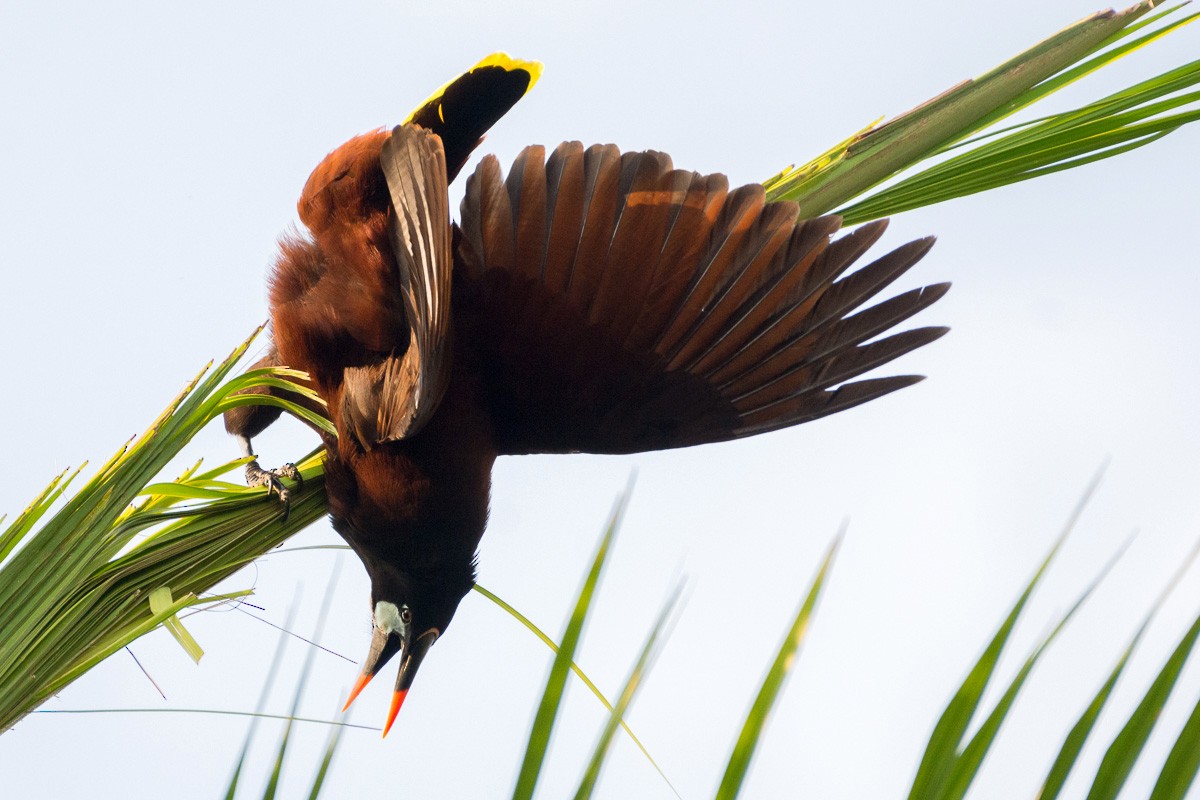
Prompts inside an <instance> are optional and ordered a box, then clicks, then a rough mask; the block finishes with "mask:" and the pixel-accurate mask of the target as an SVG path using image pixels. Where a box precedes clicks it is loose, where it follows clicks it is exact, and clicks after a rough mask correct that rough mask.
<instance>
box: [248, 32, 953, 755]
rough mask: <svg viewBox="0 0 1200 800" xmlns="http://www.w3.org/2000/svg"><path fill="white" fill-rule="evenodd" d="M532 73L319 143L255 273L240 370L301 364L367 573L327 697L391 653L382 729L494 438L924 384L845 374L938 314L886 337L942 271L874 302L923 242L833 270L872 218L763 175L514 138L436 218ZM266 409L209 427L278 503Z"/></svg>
mask: <svg viewBox="0 0 1200 800" xmlns="http://www.w3.org/2000/svg"><path fill="white" fill-rule="evenodd" d="M541 72H542V65H541V64H539V63H538V62H532V61H522V60H519V59H515V58H512V57H510V56H508V55H507V54H504V53H495V54H492V55H490V56H488V57H486V58H484V59H483V60H481V61H480V62H478V63H477V64H476V65H475V66H474V67H472V68H471V69H470V70H468V71H467V72H465V73H463V74H462V75H461V76H459V77H458V78H456V79H454V80H452V81H451V82H449V83H447V84H446V85H445V86H443V87H442V88H441V89H439V90H438V91H437V92H435V93H434V95H433V96H432V97H430V98H429V100H427V101H426V102H425V103H423V104H421V105H420V106H419V107H418V108H417V110H416V111H414V112H413V113H412V114H410V115H409V117H408V118H407V119H406V120H405V121H404V122H403V123H402V124H400V125H398V126H395V127H394V128H391V129H390V130H389V129H387V128H381V129H379V130H376V131H373V132H370V133H366V134H363V135H361V136H357V137H355V138H353V139H351V140H350V141H348V142H346V143H345V144H343V145H341V146H340V147H338V148H337V149H335V150H334V151H332V152H331V153H329V154H328V155H327V156H326V157H325V158H324V160H322V161H321V162H320V164H319V165H318V166H317V167H316V169H315V170H314V171H313V172H312V174H311V176H310V177H309V178H308V180H307V182H306V184H305V186H304V188H303V191H302V192H301V195H300V199H299V202H298V204H297V208H298V211H299V216H300V220H301V222H302V223H303V225H304V230H303V231H301V232H292V233H290V234H285V235H284V236H283V237H282V238H281V239H280V245H279V253H278V256H277V259H276V261H275V263H274V265H273V267H272V268H271V271H270V275H269V300H270V313H271V320H270V327H271V333H272V344H271V346H270V347H269V349H268V351H267V353H266V355H265V356H264V357H263V358H262V359H261V360H260V361H259V362H258V363H256V364H254V365H253V368H259V367H267V366H287V367H289V368H292V369H294V370H300V371H302V372H304V373H306V374H307V376H308V378H307V382H308V385H309V387H310V388H312V389H313V390H314V391H315V393H316V394H317V395H318V396H319V397H320V398H321V400H322V401H323V406H320V405H318V404H315V403H313V404H311V406H312V410H314V411H316V412H318V413H321V414H323V415H324V416H325V417H326V418H327V419H328V420H329V421H330V422H331V423H332V424H333V426H334V427H335V428H336V432H337V435H336V436H334V435H332V434H330V433H322V434H321V435H322V438H323V444H324V447H325V451H326V452H325V491H326V495H327V500H328V509H329V514H330V518H331V521H332V524H333V527H334V529H335V530H336V531H337V532H338V533H339V534H340V535H341V536H342V538H344V539H345V541H346V542H347V543H348V544H349V546H350V547H351V548H352V549H353V550H354V552H355V553H356V554H357V555H358V556H359V558H360V559H361V560H362V563H363V566H364V568H365V569H366V572H367V574H368V576H369V578H370V582H371V597H370V610H371V622H372V635H371V642H370V647H369V651H368V655H367V658H366V660H365V661H364V662H363V665H362V668H361V670H360V672H359V674H358V676H357V679H356V682H355V684H354V687H353V689H352V691H351V693H350V697H349V700H348V701H347V703H346V707H347V708H349V705H350V703H351V702H353V700H354V698H355V697H357V696H358V694H359V692H361V691H362V689H363V687H365V686H366V685H367V683H368V682H369V681H370V680H371V679H372V678H373V677H374V676H375V675H376V674H377V673H378V672H379V671H380V670H381V669H382V668H383V667H384V665H385V664H387V663H388V662H389V661H390V660H391V659H392V658H394V657H396V656H397V655H398V656H399V661H400V667H399V671H398V674H397V677H396V683H395V687H394V690H393V694H392V701H391V706H390V708H389V711H388V717H387V721H386V723H385V726H384V730H383V734H384V736H386V735H387V732H388V730H390V728H391V727H392V724H393V722H394V721H395V719H396V716H397V714H398V712H399V710H400V707H401V705H402V704H403V702H404V699H405V697H406V696H407V694H408V691H409V689H410V687H411V686H412V683H413V679H414V677H415V675H416V673H417V670H418V668H419V667H420V665H421V663H422V660H423V659H424V658H425V656H426V654H427V653H428V652H429V648H430V647H431V646H432V645H433V644H434V642H436V641H437V640H438V639H439V638H440V637H441V636H442V635H443V634H444V633H445V632H446V629H447V626H448V625H449V624H450V622H451V620H452V618H453V617H454V614H455V611H456V610H457V608H458V605H459V601H460V600H461V599H462V598H463V597H464V596H465V595H466V594H467V592H469V591H470V590H471V588H472V587H473V585H474V582H475V575H476V551H477V547H478V545H479V542H480V540H481V537H482V536H483V533H484V528H485V526H486V522H487V513H488V503H489V495H490V483H491V471H492V466H493V463H494V462H495V460H496V458H497V457H499V456H508V455H522V454H535V453H614V454H615V453H636V452H641V451H648V450H661V449H667V448H678V447H688V446H692V445H698V444H705V443H710V442H721V441H727V440H731V439H739V438H742V437H746V436H752V435H756V434H760V433H766V432H769V431H774V430H777V429H780V428H785V427H789V426H792V425H797V424H800V423H803V422H807V421H810V420H814V419H817V418H818V417H823V416H826V415H828V414H832V413H835V412H838V411H841V410H844V409H847V408H851V407H853V406H856V405H859V404H861V403H865V402H867V401H869V400H873V399H875V398H878V397H881V396H882V395H885V394H888V393H890V392H892V391H895V390H897V389H901V388H903V387H906V386H909V385H911V384H913V383H915V382H917V381H919V380H921V379H922V377H921V376H916V375H898V376H890V377H882V378H865V379H859V380H854V379H855V378H858V377H859V376H860V375H862V374H863V373H864V372H867V371H868V370H871V369H873V368H875V367H877V366H879V365H881V364H884V363H887V362H889V361H891V360H892V359H894V358H897V357H898V356H901V355H903V354H905V353H907V352H909V351H911V350H913V349H915V348H918V347H921V346H922V345H925V344H927V343H929V342H932V341H933V340H935V339H937V338H939V337H940V336H942V335H943V334H944V333H946V331H947V328H944V327H936V326H930V327H921V328H916V329H911V330H906V331H902V332H899V333H889V332H890V331H891V330H892V329H893V328H894V327H895V326H897V325H899V324H900V323H902V322H904V321H905V320H907V319H908V318H909V317H911V316H912V315H914V314H916V313H917V312H919V311H921V310H923V309H925V308H926V307H928V306H929V305H930V304H932V303H934V302H935V301H936V300H938V299H939V298H940V297H942V296H943V295H944V294H945V293H946V291H947V289H948V288H949V284H948V283H938V284H933V285H929V286H925V287H923V288H919V289H913V290H910V291H906V292H903V293H901V294H899V295H896V296H894V297H891V298H890V299H887V300H884V301H882V302H879V303H876V304H875V305H871V306H868V305H867V304H868V303H869V302H870V301H871V300H872V299H873V298H875V297H876V295H878V294H879V293H880V292H882V291H883V290H884V289H885V288H886V287H887V286H888V285H889V284H891V283H892V282H893V281H895V280H896V279H897V278H898V277H899V276H901V275H902V274H904V273H905V272H906V271H907V270H908V269H909V268H911V267H912V266H913V265H914V264H916V263H917V261H919V260H920V259H921V258H922V257H923V256H924V255H925V254H926V253H927V252H928V251H929V249H930V247H931V246H932V244H933V238H932V237H929V238H924V239H919V240H916V241H913V242H909V243H907V244H904V245H902V246H900V247H898V248H897V249H894V250H892V251H891V252H889V253H887V254H886V255H883V256H881V257H879V258H877V259H875V260H874V261H872V262H870V263H869V264H867V265H866V266H863V267H861V268H858V269H856V270H853V271H851V270H850V268H851V267H852V266H853V265H854V264H855V263H856V262H857V261H858V260H859V259H860V258H861V257H862V256H863V255H864V254H865V253H866V251H867V250H868V249H869V248H870V247H871V246H872V245H873V244H875V243H876V241H877V240H878V239H879V238H880V237H881V236H882V235H883V233H884V230H885V228H886V225H887V223H886V221H880V222H874V223H870V224H865V225H862V226H860V227H858V228H856V229H855V230H853V231H852V232H850V233H847V234H844V235H842V236H840V237H837V238H835V234H837V233H838V231H839V229H840V226H841V220H840V219H839V218H838V217H836V216H832V215H830V216H822V217H818V218H814V219H800V218H799V213H798V207H797V206H796V204H794V203H791V202H767V200H766V197H765V193H764V190H763V187H762V186H760V185H748V186H741V187H738V188H733V189H731V188H730V187H729V181H728V180H727V178H726V177H725V176H724V175H720V174H712V175H701V174H699V173H696V172H691V171H688V170H683V169H676V168H675V167H674V165H673V163H672V161H671V159H670V157H669V156H667V155H665V154H663V153H660V152H656V151H644V152H621V151H620V150H619V149H618V148H617V147H616V146H615V145H612V144H600V145H592V146H589V147H584V146H583V144H581V143H580V142H577V141H569V142H564V143H562V144H560V145H558V146H557V147H555V148H554V149H553V150H552V151H551V152H550V154H549V156H547V155H546V148H544V147H542V146H531V147H527V148H525V149H524V150H522V151H521V152H520V154H519V155H518V156H517V157H516V159H515V161H514V162H513V164H512V166H511V168H510V169H509V171H508V175H507V177H505V176H504V174H503V172H502V170H501V167H500V164H499V161H498V160H497V159H496V157H495V156H490V155H489V156H486V157H484V158H483V159H482V160H481V162H480V163H479V165H478V166H477V168H476V169H475V170H474V172H473V173H472V174H471V175H470V176H469V177H468V178H467V179H466V187H465V196H464V198H463V201H462V204H461V208H460V215H459V221H458V222H457V223H455V222H452V221H451V217H450V209H449V199H448V188H447V187H448V186H449V184H450V182H452V181H454V180H455V178H456V177H457V176H458V174H459V172H460V171H461V170H462V168H463V166H464V164H465V163H466V161H467V159H468V158H469V156H470V155H471V153H472V151H473V150H474V149H475V148H476V146H477V145H478V144H479V143H480V142H481V141H482V139H483V136H484V134H485V133H486V131H487V130H488V129H489V128H490V127H491V126H492V125H493V124H494V123H495V122H497V121H498V120H499V119H500V117H502V116H503V115H504V114H505V113H507V112H508V111H509V109H510V108H511V107H512V106H513V105H515V104H516V103H517V101H518V100H520V99H521V98H522V97H523V96H524V95H525V94H526V93H527V92H528V90H529V89H530V88H531V87H532V86H533V85H534V84H535V83H536V82H537V80H538V78H539V76H540V75H541ZM884 333H888V335H886V336H882V338H880V335H881V334H884ZM251 391H253V392H258V393H279V392H280V391H281V390H280V389H278V388H274V387H260V388H256V389H253V390H251ZM279 414H280V411H279V409H278V408H276V407H273V406H268V405H246V406H239V407H236V408H233V409H231V410H230V411H228V412H227V413H226V416H225V425H226V429H227V430H228V431H229V433H231V434H233V435H234V436H235V437H237V439H238V440H239V441H240V443H241V447H242V450H243V453H244V454H245V455H246V456H247V457H251V458H252V460H251V461H249V462H248V463H247V466H246V475H247V481H248V482H249V483H251V484H252V485H261V486H266V487H267V489H268V493H276V494H278V495H279V499H280V500H283V501H284V503H285V505H286V501H287V499H288V496H289V492H290V491H291V490H289V489H288V488H287V485H286V484H285V483H284V482H283V481H282V480H281V479H282V478H289V479H290V478H296V479H298V478H299V474H298V473H297V472H296V470H295V468H294V466H292V465H284V466H283V467H280V468H278V469H271V470H267V469H263V468H262V467H261V466H260V465H259V463H258V461H257V456H255V454H254V450H253V445H252V439H253V437H255V436H257V435H258V434H259V433H261V432H262V431H263V430H264V429H265V428H266V427H267V426H268V425H270V424H271V423H272V422H273V421H274V420H275V419H276V418H277V417H278V416H279ZM299 490H300V487H299V486H297V491H299Z"/></svg>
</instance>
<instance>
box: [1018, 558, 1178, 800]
mask: <svg viewBox="0 0 1200 800" xmlns="http://www.w3.org/2000/svg"><path fill="white" fill-rule="evenodd" d="M1198 552H1200V548H1197V549H1194V550H1192V552H1191V554H1190V555H1189V556H1188V558H1187V559H1186V560H1185V561H1184V563H1183V565H1182V566H1181V567H1180V568H1179V570H1178V571H1177V572H1176V573H1175V576H1174V577H1173V578H1172V579H1171V581H1170V582H1169V583H1168V584H1167V586H1166V587H1165V588H1164V589H1163V591H1162V592H1161V593H1160V594H1159V596H1158V598H1157V599H1156V600H1155V601H1154V605H1152V606H1151V607H1150V610H1149V611H1148V612H1147V613H1146V617H1145V619H1143V620H1142V623H1141V625H1139V626H1138V629H1137V631H1135V632H1134V634H1133V638H1132V639H1130V641H1129V644H1128V645H1126V646H1125V650H1124V652H1122V653H1121V656H1120V658H1118V659H1117V663H1116V665H1115V666H1114V667H1113V669H1112V671H1111V672H1110V673H1109V674H1108V677H1107V678H1106V679H1105V681H1104V683H1103V685H1101V687H1100V690H1099V691H1098V692H1096V695H1095V697H1093V698H1092V700H1091V702H1090V703H1088V706H1087V708H1086V709H1084V711H1083V714H1082V715H1080V717H1079V719H1078V720H1077V721H1076V722H1075V724H1074V725H1073V726H1071V730H1070V731H1069V732H1068V733H1067V736H1066V738H1065V739H1064V740H1063V744H1062V747H1061V748H1059V752H1058V755H1057V756H1056V757H1055V759H1054V763H1053V764H1051V765H1050V770H1049V772H1048V773H1047V774H1046V780H1045V781H1044V782H1043V783H1042V790H1041V791H1040V792H1039V793H1038V800H1056V798H1057V797H1058V796H1059V794H1061V793H1062V789H1063V786H1065V785H1066V782H1067V777H1068V776H1069V775H1070V774H1071V770H1072V769H1073V768H1074V766H1075V762H1076V761H1077V760H1078V758H1079V754H1080V753H1081V752H1082V751H1083V746H1084V745H1085V744H1086V743H1087V740H1088V737H1089V736H1091V733H1092V729H1093V728H1094V727H1095V725H1096V720H1097V719H1098V718H1099V717H1100V712H1101V711H1102V710H1104V706H1105V705H1106V704H1107V703H1108V700H1109V698H1110V697H1111V696H1112V691H1113V689H1114V688H1115V687H1116V685H1117V681H1118V680H1119V679H1120V677H1121V674H1122V673H1123V672H1124V671H1125V665H1126V664H1128V663H1129V658H1130V656H1132V655H1133V651H1134V649H1135V648H1136V647H1137V645H1138V643H1139V642H1140V641H1141V639H1142V636H1143V635H1144V634H1145V632H1146V630H1147V628H1149V627H1150V622H1151V621H1152V620H1153V619H1154V617H1155V615H1156V614H1158V610H1159V609H1160V608H1162V604H1163V603H1164V602H1166V599H1167V597H1168V596H1169V595H1170V594H1171V592H1172V591H1173V590H1174V589H1175V587H1176V586H1178V585H1179V582H1180V581H1181V580H1182V579H1183V575H1184V573H1185V572H1186V571H1187V570H1188V569H1189V568H1190V567H1191V565H1192V562H1193V561H1194V560H1195V558H1196V555H1197V553H1198Z"/></svg>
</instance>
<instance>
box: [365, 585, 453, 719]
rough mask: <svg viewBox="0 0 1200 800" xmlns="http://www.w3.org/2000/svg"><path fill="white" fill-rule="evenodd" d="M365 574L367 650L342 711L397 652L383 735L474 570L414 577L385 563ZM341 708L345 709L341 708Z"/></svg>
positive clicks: (394, 717)
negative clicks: (368, 625) (368, 585)
mask: <svg viewBox="0 0 1200 800" xmlns="http://www.w3.org/2000/svg"><path fill="white" fill-rule="evenodd" d="M369 571H370V572H371V573H372V574H371V647H370V650H369V651H368V652H367V658H366V661H364V662H363V666H362V672H361V673H359V676H358V679H357V681H355V684H354V688H353V689H352V690H351V692H350V697H349V699H348V700H347V701H346V708H349V707H350V704H351V703H352V702H354V698H355V697H357V696H358V694H359V692H361V691H362V690H363V688H364V687H365V686H366V685H367V684H368V683H369V682H370V681H371V678H373V677H375V675H376V673H378V672H379V671H380V670H381V669H383V667H384V665H386V664H387V663H388V661H390V660H391V659H392V657H393V656H396V655H397V654H399V656H400V658H399V661H400V669H399V672H398V673H397V675H396V686H395V689H394V691H393V693H392V704H391V708H390V709H389V710H388V717H387V722H386V723H385V725H384V728H383V735H384V736H387V734H388V731H389V730H391V727H392V723H393V722H395V720H396V715H397V714H398V713H399V711H400V706H401V705H402V704H403V703H404V698H405V697H406V696H407V695H408V690H409V687H411V686H412V682H413V679H414V678H415V677H416V675H417V668H418V667H420V666H421V662H422V661H423V660H424V659H425V655H426V654H427V653H428V652H429V648H430V647H432V646H433V643H434V642H436V641H437V640H438V638H439V637H440V636H441V635H442V634H443V633H445V632H446V628H447V626H449V625H450V620H451V619H453V617H454V612H455V611H456V610H457V609H458V604H459V602H460V601H461V600H462V598H463V597H464V596H465V595H466V594H467V592H469V591H470V590H471V587H472V586H474V583H475V582H474V569H473V566H472V569H471V570H470V571H469V573H467V574H464V575H456V576H441V577H440V578H425V579H418V578H415V577H414V576H413V575H411V574H409V573H406V572H405V571H403V570H400V569H397V568H395V567H393V566H390V565H378V566H377V568H376V569H371V570H369ZM343 710H345V709H343Z"/></svg>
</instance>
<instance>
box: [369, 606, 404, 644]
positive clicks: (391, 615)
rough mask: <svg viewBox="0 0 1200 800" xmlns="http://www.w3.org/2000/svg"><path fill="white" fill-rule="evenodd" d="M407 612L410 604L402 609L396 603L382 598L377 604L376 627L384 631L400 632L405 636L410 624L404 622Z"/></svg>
mask: <svg viewBox="0 0 1200 800" xmlns="http://www.w3.org/2000/svg"><path fill="white" fill-rule="evenodd" d="M407 612H408V606H404V609H403V610H401V609H400V608H398V607H397V606H396V604H395V603H389V602H388V601H387V600H380V601H379V602H378V603H376V604H375V614H374V620H375V627H376V628H379V629H381V630H382V631H383V632H384V633H388V634H392V633H399V634H400V635H401V636H403V635H404V634H405V633H406V629H407V628H408V625H407V624H406V623H405V622H404V614H405V613H407Z"/></svg>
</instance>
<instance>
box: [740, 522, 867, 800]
mask: <svg viewBox="0 0 1200 800" xmlns="http://www.w3.org/2000/svg"><path fill="white" fill-rule="evenodd" d="M844 535H845V528H844V527H843V529H842V531H841V532H839V533H838V535H837V537H836V538H835V539H834V540H833V544H831V545H830V546H829V550H828V551H827V552H826V553H825V558H824V559H823V560H822V562H821V567H820V569H818V570H817V574H816V576H815V577H814V578H813V581H812V584H811V585H810V586H809V588H808V594H807V596H805V598H804V602H803V603H801V604H800V610H799V611H798V612H797V613H796V617H795V619H793V620H792V627H791V629H790V630H789V631H788V633H787V636H785V637H784V639H783V642H782V643H781V644H780V646H779V652H778V653H776V655H775V661H774V663H772V664H771V668H770V669H769V670H767V675H766V677H765V678H764V679H763V682H762V685H761V686H760V687H759V689H758V696H757V697H755V698H754V704H753V705H751V706H750V713H749V714H747V715H746V721H745V723H744V724H743V725H742V730H741V733H739V734H738V738H737V742H736V743H734V746H733V752H732V753H730V755H729V762H728V763H727V764H726V766H725V775H724V776H723V777H722V778H721V785H720V786H719V787H717V794H716V798H717V800H733V798H735V797H737V796H738V794H739V793H740V792H741V790H742V782H743V781H744V780H745V779H746V773H747V772H748V771H749V769H750V762H751V761H752V760H753V758H754V751H755V750H756V749H757V747H758V742H759V739H761V738H762V733H763V729H764V728H765V727H766V724H767V717H768V716H769V715H770V713H771V709H772V708H774V706H775V701H776V700H777V699H778V697H779V692H780V690H781V689H782V688H783V684H784V681H785V680H786V679H787V676H788V673H789V672H791V669H792V666H793V665H794V664H795V662H796V653H797V652H798V651H799V650H800V645H801V644H803V643H804V637H805V635H806V634H807V633H808V623H809V621H810V619H811V618H812V613H813V610H814V609H815V608H816V606H817V599H818V598H819V597H820V595H821V589H822V588H824V586H825V580H826V578H827V577H828V575H829V570H830V568H831V567H832V566H833V559H834V556H835V555H837V551H838V547H839V546H840V545H841V543H842V537H843V536H844Z"/></svg>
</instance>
